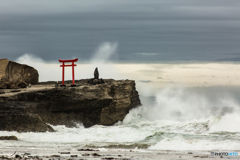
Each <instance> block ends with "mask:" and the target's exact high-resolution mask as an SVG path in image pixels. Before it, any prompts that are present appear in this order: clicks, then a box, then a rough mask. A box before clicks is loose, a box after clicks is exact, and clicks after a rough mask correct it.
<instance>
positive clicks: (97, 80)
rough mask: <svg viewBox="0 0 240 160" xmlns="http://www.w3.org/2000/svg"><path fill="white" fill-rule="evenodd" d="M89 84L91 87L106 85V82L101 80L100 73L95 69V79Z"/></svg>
mask: <svg viewBox="0 0 240 160" xmlns="http://www.w3.org/2000/svg"><path fill="white" fill-rule="evenodd" d="M88 83H89V84H91V85H96V84H102V83H104V80H103V79H102V78H101V79H99V72H98V68H95V71H94V78H92V79H90V80H89V81H88Z"/></svg>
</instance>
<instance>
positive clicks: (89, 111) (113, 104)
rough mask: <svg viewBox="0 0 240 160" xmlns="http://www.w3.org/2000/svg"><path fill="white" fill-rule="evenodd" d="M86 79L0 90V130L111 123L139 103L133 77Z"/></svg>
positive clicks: (43, 130)
mask: <svg viewBox="0 0 240 160" xmlns="http://www.w3.org/2000/svg"><path fill="white" fill-rule="evenodd" d="M88 82H89V79H83V80H77V81H75V84H76V87H70V85H68V84H69V83H70V82H65V84H67V87H60V84H56V83H55V82H42V83H38V84H37V85H32V87H31V88H21V89H1V90H0V130H7V131H19V132H30V131H32V132H45V131H53V129H52V128H51V127H50V126H49V125H48V124H51V125H66V126H68V127H74V126H75V125H76V122H77V123H78V122H81V123H83V125H84V126H85V127H91V126H93V125H96V124H99V125H113V124H114V123H116V122H118V121H122V120H123V119H124V117H125V116H126V114H128V113H129V110H131V109H132V108H135V107H138V106H140V105H141V102H140V99H139V95H138V92H137V91H136V88H135V81H133V80H113V79H104V82H105V83H102V84H96V85H91V84H89V83H88Z"/></svg>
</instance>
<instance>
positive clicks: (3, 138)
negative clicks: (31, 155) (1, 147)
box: [0, 136, 18, 141]
mask: <svg viewBox="0 0 240 160" xmlns="http://www.w3.org/2000/svg"><path fill="white" fill-rule="evenodd" d="M0 140H14V141H17V140H18V138H17V137H16V136H0Z"/></svg>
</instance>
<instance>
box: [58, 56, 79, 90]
mask: <svg viewBox="0 0 240 160" xmlns="http://www.w3.org/2000/svg"><path fill="white" fill-rule="evenodd" d="M77 61H78V58H76V59H69V60H62V59H59V62H62V65H60V67H62V85H61V86H64V87H65V86H66V85H64V67H70V66H72V85H71V86H72V87H73V86H76V85H75V81H74V66H77V65H76V64H74V62H77ZM65 62H72V64H69V65H65Z"/></svg>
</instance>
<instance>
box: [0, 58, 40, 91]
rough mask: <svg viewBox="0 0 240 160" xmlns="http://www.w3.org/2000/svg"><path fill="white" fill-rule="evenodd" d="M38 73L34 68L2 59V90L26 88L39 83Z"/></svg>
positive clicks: (0, 86)
mask: <svg viewBox="0 0 240 160" xmlns="http://www.w3.org/2000/svg"><path fill="white" fill-rule="evenodd" d="M38 77H39V75H38V71H37V70H36V69H34V68H33V67H30V66H28V65H25V64H19V63H17V62H13V61H9V60H8V59H0V89H6V88H11V89H16V88H25V87H26V86H27V85H28V84H29V83H31V84H37V83H38Z"/></svg>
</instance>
